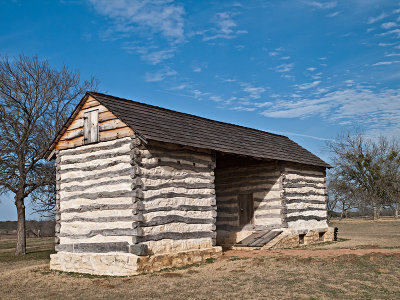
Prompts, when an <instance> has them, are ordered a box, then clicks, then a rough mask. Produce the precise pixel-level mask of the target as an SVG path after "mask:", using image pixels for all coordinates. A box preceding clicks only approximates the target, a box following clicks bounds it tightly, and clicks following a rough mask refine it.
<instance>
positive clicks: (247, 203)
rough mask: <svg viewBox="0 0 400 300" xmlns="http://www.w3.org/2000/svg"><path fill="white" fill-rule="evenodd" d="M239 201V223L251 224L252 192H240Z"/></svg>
mask: <svg viewBox="0 0 400 300" xmlns="http://www.w3.org/2000/svg"><path fill="white" fill-rule="evenodd" d="M238 202H239V225H246V224H253V216H254V202H253V194H240V195H239V196H238Z"/></svg>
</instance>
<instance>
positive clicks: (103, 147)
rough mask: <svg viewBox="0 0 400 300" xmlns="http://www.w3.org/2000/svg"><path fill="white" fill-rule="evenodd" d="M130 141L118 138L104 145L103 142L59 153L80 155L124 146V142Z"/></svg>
mask: <svg viewBox="0 0 400 300" xmlns="http://www.w3.org/2000/svg"><path fill="white" fill-rule="evenodd" d="M130 142H131V139H130V138H124V139H118V140H115V141H114V142H113V143H110V142H107V144H106V145H104V144H103V143H99V144H94V145H96V146H93V147H90V148H86V147H82V148H77V149H74V150H61V151H60V155H61V156H64V155H65V156H66V155H80V154H90V153H95V152H98V151H104V150H112V149H116V148H119V147H121V146H124V145H126V144H129V143H130ZM102 144H103V145H102Z"/></svg>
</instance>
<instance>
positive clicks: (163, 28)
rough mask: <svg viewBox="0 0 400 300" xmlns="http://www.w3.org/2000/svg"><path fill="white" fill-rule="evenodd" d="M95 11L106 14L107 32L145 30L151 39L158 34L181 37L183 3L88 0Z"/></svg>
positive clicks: (178, 39) (177, 39)
mask: <svg viewBox="0 0 400 300" xmlns="http://www.w3.org/2000/svg"><path fill="white" fill-rule="evenodd" d="M89 2H90V3H91V4H92V5H93V7H94V9H95V11H96V12H98V13H99V14H102V15H104V16H106V17H108V18H109V19H110V20H111V21H112V23H113V27H112V28H111V29H110V30H109V31H108V34H109V35H115V34H121V35H122V36H123V37H127V36H129V35H130V34H133V33H135V34H145V35H147V37H148V38H150V39H152V38H153V36H154V34H160V35H161V36H163V37H164V38H166V39H167V40H168V41H170V42H173V43H177V42H182V41H183V40H184V39H185V37H184V18H183V16H184V14H185V10H184V8H183V6H181V5H177V4H174V3H173V2H172V1H170V0H148V1H140V0H114V1H110V0H89Z"/></svg>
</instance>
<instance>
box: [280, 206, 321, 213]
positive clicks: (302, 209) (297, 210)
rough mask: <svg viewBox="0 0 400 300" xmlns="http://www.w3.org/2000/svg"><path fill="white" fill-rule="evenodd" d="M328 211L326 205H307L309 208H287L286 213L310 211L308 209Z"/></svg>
mask: <svg viewBox="0 0 400 300" xmlns="http://www.w3.org/2000/svg"><path fill="white" fill-rule="evenodd" d="M315 210H318V211H326V207H323V208H322V207H320V208H319V207H307V208H296V209H286V210H285V211H286V213H288V214H291V213H300V212H308V211H315Z"/></svg>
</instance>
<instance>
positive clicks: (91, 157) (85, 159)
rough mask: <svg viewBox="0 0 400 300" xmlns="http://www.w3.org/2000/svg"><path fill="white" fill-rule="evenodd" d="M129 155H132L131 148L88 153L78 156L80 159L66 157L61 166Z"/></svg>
mask: <svg viewBox="0 0 400 300" xmlns="http://www.w3.org/2000/svg"><path fill="white" fill-rule="evenodd" d="M129 155H130V150H129V151H127V150H125V149H124V150H120V151H118V152H111V153H102V154H94V155H88V156H85V157H82V158H78V159H66V160H62V161H61V163H60V165H61V166H67V165H74V164H78V163H83V162H84V163H87V162H90V161H94V160H101V159H108V158H116V157H120V156H129Z"/></svg>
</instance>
